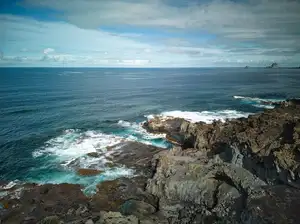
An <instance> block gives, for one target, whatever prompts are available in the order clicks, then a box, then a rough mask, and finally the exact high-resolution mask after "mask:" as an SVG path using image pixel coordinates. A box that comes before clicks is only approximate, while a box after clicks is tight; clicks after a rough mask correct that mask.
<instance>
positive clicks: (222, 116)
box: [147, 110, 251, 123]
mask: <svg viewBox="0 0 300 224" xmlns="http://www.w3.org/2000/svg"><path fill="white" fill-rule="evenodd" d="M250 114H251V113H245V112H241V111H236V110H220V111H202V112H193V111H180V110H175V111H167V112H163V113H161V114H159V115H158V116H161V117H163V118H167V117H172V118H183V119H185V120H187V121H190V122H193V123H196V122H200V121H201V122H205V123H212V122H213V121H214V120H220V121H222V122H224V121H225V120H226V119H234V118H240V117H248V116H249V115H250ZM153 117H154V115H149V116H147V118H148V119H149V120H151V119H152V118H153Z"/></svg>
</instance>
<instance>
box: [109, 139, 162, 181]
mask: <svg viewBox="0 0 300 224" xmlns="http://www.w3.org/2000/svg"><path fill="white" fill-rule="evenodd" d="M164 150H165V149H162V148H158V147H154V146H151V145H145V144H142V143H138V142H127V143H123V144H122V146H121V147H120V146H119V149H118V150H113V152H112V153H111V154H110V157H111V160H112V161H113V162H114V164H119V165H123V166H126V167H128V168H132V169H135V170H137V171H139V172H141V173H143V174H145V175H146V176H148V177H151V176H152V173H153V170H152V168H151V161H152V158H153V156H154V155H155V154H157V153H159V152H161V151H164Z"/></svg>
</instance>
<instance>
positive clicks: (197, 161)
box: [0, 100, 300, 224]
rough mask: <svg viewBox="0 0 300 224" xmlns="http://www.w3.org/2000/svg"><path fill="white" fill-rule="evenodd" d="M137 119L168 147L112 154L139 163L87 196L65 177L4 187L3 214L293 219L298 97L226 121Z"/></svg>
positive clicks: (114, 219) (297, 197) (73, 218)
mask: <svg viewBox="0 0 300 224" xmlns="http://www.w3.org/2000/svg"><path fill="white" fill-rule="evenodd" d="M143 126H144V128H145V129H146V130H148V131H150V132H154V133H165V134H166V135H167V139H168V140H169V141H170V142H172V143H174V147H173V148H172V149H171V150H163V149H159V148H155V147H152V146H145V145H142V144H138V143H130V144H125V145H124V146H122V147H121V148H120V147H119V146H118V147H117V148H119V149H120V151H117V150H116V151H114V153H112V154H111V155H112V158H113V159H112V161H115V162H116V163H117V164H122V165H124V166H127V167H129V168H132V169H136V170H142V171H143V172H138V173H136V175H135V176H133V177H131V178H119V179H116V180H111V181H105V182H102V183H100V184H99V185H98V191H97V193H96V194H94V195H93V196H91V197H87V196H85V195H84V194H82V192H81V190H80V186H78V185H70V184H62V185H43V186H37V185H33V184H30V185H27V186H22V189H21V188H12V189H9V190H7V189H6V190H5V189H4V190H5V192H6V194H5V196H4V197H2V199H1V200H0V203H1V205H2V207H3V208H4V209H2V210H0V215H1V219H2V223H74V224H75V223H85V224H93V223H94V224H101V223H107V224H113V223H116V224H117V223H124V224H127V223H128V224H131V223H133V224H135V223H136V224H138V223H141V224H144V223H145V224H154V223H155V224H181V223H183V224H190V223H203V224H211V223H215V224H217V223H230V224H231V223H237V224H238V223H244V224H251V223H253V224H260V223H266V224H267V223H274V224H275V223H299V220H300V214H299V212H298V208H299V206H300V170H299V164H300V152H299V150H300V103H299V101H298V100H289V101H286V102H282V103H280V104H279V105H277V107H276V108H275V109H272V110H266V111H264V112H263V113H260V114H256V115H251V116H249V117H248V118H240V119H234V120H228V121H226V122H224V123H222V122H220V121H215V122H213V123H212V124H205V123H201V122H200V123H192V122H189V121H186V120H183V119H178V118H172V117H167V118H166V117H155V118H153V119H151V120H149V121H148V122H146V123H144V125H143ZM122 148H123V149H122ZM89 156H98V155H89ZM73 165H74V166H76V162H75V163H74V164H73ZM0 193H1V192H0Z"/></svg>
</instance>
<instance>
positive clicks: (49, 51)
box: [43, 48, 55, 54]
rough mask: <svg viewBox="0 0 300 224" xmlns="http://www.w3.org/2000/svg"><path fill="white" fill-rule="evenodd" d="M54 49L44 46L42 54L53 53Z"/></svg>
mask: <svg viewBox="0 0 300 224" xmlns="http://www.w3.org/2000/svg"><path fill="white" fill-rule="evenodd" d="M54 51H55V50H54V49H53V48H46V49H44V51H43V52H44V54H49V53H53V52H54Z"/></svg>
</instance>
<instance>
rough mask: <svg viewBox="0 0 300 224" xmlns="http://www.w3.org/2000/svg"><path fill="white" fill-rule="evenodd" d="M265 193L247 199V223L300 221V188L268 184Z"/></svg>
mask: <svg viewBox="0 0 300 224" xmlns="http://www.w3.org/2000/svg"><path fill="white" fill-rule="evenodd" d="M263 191H264V192H263V194H261V195H260V196H257V195H253V196H251V197H249V199H248V201H247V209H246V211H245V212H244V214H243V221H244V222H245V223H262V224H263V223H266V224H267V223H274V224H275V223H290V224H293V223H295V224H296V223H299V219H300V214H299V211H298V208H299V206H300V190H298V189H295V188H290V187H287V186H283V185H281V186H267V187H264V188H263Z"/></svg>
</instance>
